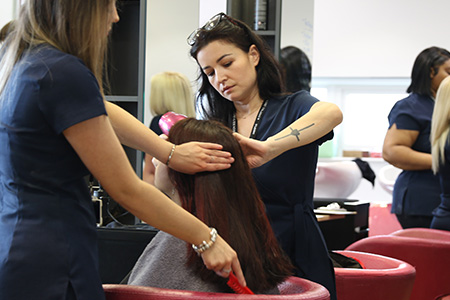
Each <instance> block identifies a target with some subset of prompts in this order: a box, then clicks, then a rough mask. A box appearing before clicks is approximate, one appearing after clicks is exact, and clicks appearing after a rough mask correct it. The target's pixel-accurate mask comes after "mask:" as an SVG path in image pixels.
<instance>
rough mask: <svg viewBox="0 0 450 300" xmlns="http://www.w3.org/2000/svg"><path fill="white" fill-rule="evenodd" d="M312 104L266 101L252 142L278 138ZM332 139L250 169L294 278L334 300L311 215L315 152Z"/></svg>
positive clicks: (304, 95)
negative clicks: (317, 286) (316, 285)
mask: <svg viewBox="0 0 450 300" xmlns="http://www.w3.org/2000/svg"><path fill="white" fill-rule="evenodd" d="M317 101H318V100H317V99H316V98H314V97H312V96H311V95H310V94H309V93H308V92H306V91H300V92H297V93H295V94H292V95H289V96H284V97H281V98H278V99H270V100H269V101H268V102H267V107H266V109H265V110H264V113H263V115H262V117H261V122H260V124H259V127H258V129H257V132H256V137H255V138H256V139H257V140H261V141H264V140H266V139H267V138H269V137H271V136H273V135H275V134H277V133H279V132H280V131H281V130H283V129H284V128H286V127H287V126H288V125H289V124H291V123H292V122H294V121H296V120H297V119H299V118H300V117H301V116H303V115H304V114H306V113H307V112H309V110H310V108H311V106H312V105H313V104H314V103H316V102H317ZM308 125H309V124H308ZM293 129H301V128H293ZM290 138H292V137H290ZM299 138H300V139H302V135H301V132H300V136H299ZM332 138H333V132H332V131H331V132H330V133H328V134H327V135H325V136H324V137H322V138H320V139H319V140H317V141H315V142H313V143H311V144H308V145H305V146H302V147H298V148H295V149H292V150H289V151H286V152H285V153H283V154H281V155H280V156H278V157H276V158H274V159H272V160H271V161H269V162H267V163H266V164H264V165H262V166H261V167H258V168H255V169H253V176H254V178H255V181H256V184H257V186H258V190H259V192H260V194H261V197H262V200H263V201H264V203H265V205H266V211H267V215H268V218H269V220H270V222H271V225H272V228H273V230H274V232H275V235H276V237H277V239H278V240H279V242H280V244H281V246H282V248H283V250H284V251H285V252H286V253H287V254H288V255H289V257H290V258H291V260H292V262H293V264H294V265H295V266H296V268H297V270H296V275H297V276H299V277H303V278H307V279H309V280H312V281H315V282H317V283H320V284H322V285H323V286H325V287H326V288H327V289H328V290H329V291H330V294H331V295H332V298H331V299H335V297H336V293H335V281H334V269H333V266H332V263H331V260H330V258H329V256H328V250H327V247H326V244H325V241H324V239H323V236H322V233H321V231H320V228H319V225H318V222H317V219H316V217H315V214H314V211H313V209H314V206H313V194H314V178H315V174H316V165H317V158H318V148H319V145H320V144H321V143H323V142H325V141H327V140H330V139H332Z"/></svg>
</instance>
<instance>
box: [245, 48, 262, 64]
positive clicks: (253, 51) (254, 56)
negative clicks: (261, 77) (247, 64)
mask: <svg viewBox="0 0 450 300" xmlns="http://www.w3.org/2000/svg"><path fill="white" fill-rule="evenodd" d="M248 57H249V59H250V61H251V62H252V63H253V66H255V67H256V66H257V65H258V64H259V58H260V55H259V50H258V48H257V47H256V46H255V45H251V46H250V48H249V49H248Z"/></svg>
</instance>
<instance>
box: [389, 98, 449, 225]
mask: <svg viewBox="0 0 450 300" xmlns="http://www.w3.org/2000/svg"><path fill="white" fill-rule="evenodd" d="M433 108H434V100H433V99H432V98H430V97H428V96H422V95H418V94H415V93H412V94H411V95H409V96H408V97H406V98H405V99H403V100H400V101H398V102H397V103H396V104H395V105H394V107H393V108H392V110H391V112H390V113H389V116H388V119H389V128H390V127H391V126H392V125H393V124H394V123H395V124H396V126H397V129H405V130H415V131H418V132H419V135H418V137H417V140H416V141H415V142H414V144H413V145H412V147H411V148H412V149H413V150H415V151H419V152H424V153H431V143H430V132H431V116H432V115H433ZM439 194H440V187H439V180H438V177H437V176H435V175H434V174H433V172H432V171H431V169H430V170H421V171H403V172H401V173H400V175H399V176H398V177H397V180H396V182H395V185H394V190H393V198H392V213H395V214H404V215H421V216H431V214H432V211H433V209H434V208H436V207H437V206H438V205H439V202H440V197H439Z"/></svg>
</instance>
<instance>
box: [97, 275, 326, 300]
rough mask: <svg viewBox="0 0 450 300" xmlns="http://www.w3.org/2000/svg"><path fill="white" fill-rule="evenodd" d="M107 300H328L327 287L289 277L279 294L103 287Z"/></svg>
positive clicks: (123, 286)
mask: <svg viewBox="0 0 450 300" xmlns="http://www.w3.org/2000/svg"><path fill="white" fill-rule="evenodd" d="M103 289H104V291H105V296H106V300H175V299H195V300H205V299H220V300H232V299H239V300H245V299H251V300H262V299H274V300H329V299H330V294H329V292H328V290H327V289H326V288H324V287H323V286H321V285H320V284H317V283H314V282H312V281H309V280H306V279H302V278H298V277H289V278H288V279H287V280H286V281H285V282H283V283H281V284H280V285H279V286H278V289H279V290H280V295H243V294H239V295H238V294H226V293H208V292H195V291H186V290H172V289H163V288H155V287H144V286H134V285H120V284H104V285H103Z"/></svg>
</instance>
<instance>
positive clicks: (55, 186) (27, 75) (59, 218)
mask: <svg viewBox="0 0 450 300" xmlns="http://www.w3.org/2000/svg"><path fill="white" fill-rule="evenodd" d="M0 105H1V110H0V241H1V242H0V299H2V300H3V299H5V300H6V299H8V300H16V299H17V300H24V299H36V298H39V299H46V300H53V299H55V300H56V299H58V300H61V299H65V295H66V293H67V291H68V290H72V291H73V292H74V293H75V295H76V297H77V299H78V300H80V299H86V300H93V299H95V300H97V299H104V295H103V290H102V286H101V280H100V276H99V272H98V253H97V234H96V229H95V226H96V225H95V215H94V212H93V206H92V202H91V198H90V194H89V191H88V189H87V185H86V183H85V181H84V176H85V175H87V174H88V170H87V169H86V167H85V166H84V164H83V163H82V162H81V160H80V158H79V157H78V155H77V154H76V152H75V151H74V150H73V148H72V147H71V145H70V144H69V143H68V142H67V140H66V139H65V137H64V135H63V134H62V132H63V131H64V130H65V129H67V128H69V127H71V126H72V125H75V124H77V123H79V122H82V121H85V120H88V119H90V118H93V117H97V116H99V115H103V114H106V110H105V106H104V103H103V99H102V95H101V94H100V91H99V87H98V83H97V81H96V79H95V77H94V75H93V74H92V73H91V72H90V71H89V69H88V68H87V67H86V66H85V65H84V64H83V62H82V61H81V60H80V59H78V58H76V57H74V56H71V55H68V54H65V53H63V52H61V51H58V50H56V49H55V48H52V47H50V46H48V45H41V46H39V47H37V48H35V49H33V50H31V52H30V53H29V54H25V55H24V56H23V57H22V58H21V60H20V61H19V62H18V63H17V64H16V66H15V67H14V70H13V73H12V75H11V77H10V79H9V81H8V83H7V86H6V88H5V90H4V91H3V93H2V94H1V98H0Z"/></svg>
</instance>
